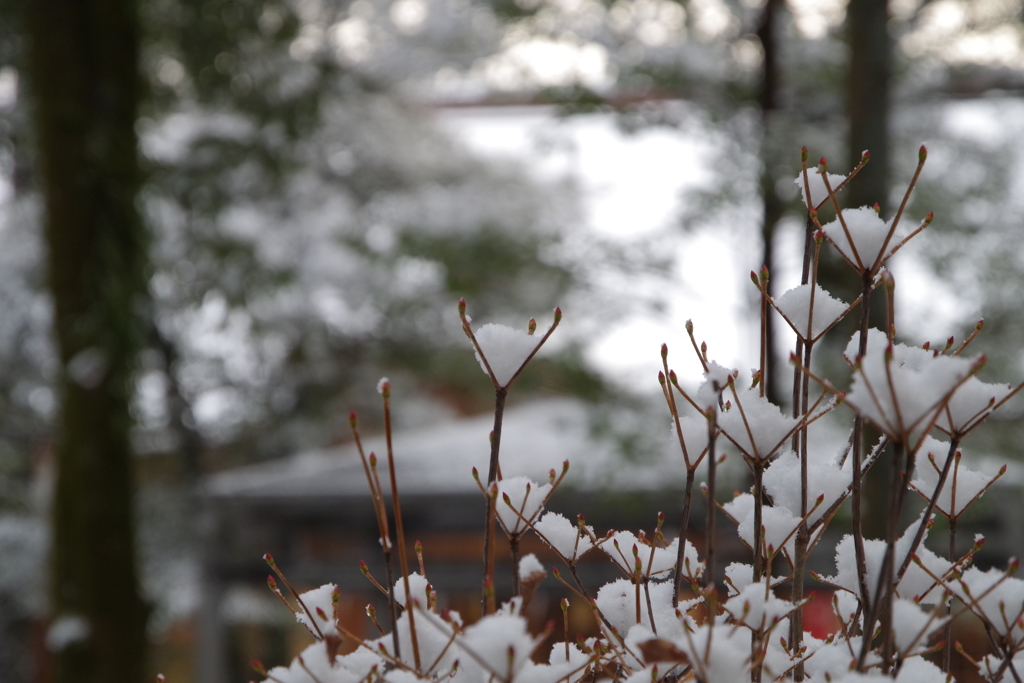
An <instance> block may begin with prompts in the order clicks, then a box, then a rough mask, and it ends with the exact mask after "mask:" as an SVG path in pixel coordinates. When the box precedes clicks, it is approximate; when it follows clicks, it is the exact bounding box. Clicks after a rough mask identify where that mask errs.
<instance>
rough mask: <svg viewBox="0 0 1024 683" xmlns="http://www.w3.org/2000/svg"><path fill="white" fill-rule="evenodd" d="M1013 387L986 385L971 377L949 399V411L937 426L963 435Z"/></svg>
mask: <svg viewBox="0 0 1024 683" xmlns="http://www.w3.org/2000/svg"><path fill="white" fill-rule="evenodd" d="M1011 391H1013V387H1012V386H1010V385H1009V384H986V383H985V382H982V381H981V380H980V379H978V378H977V377H969V378H967V381H966V382H964V383H963V384H962V385H960V387H959V388H957V390H956V393H954V394H953V397H952V398H950V399H949V411H948V413H947V412H946V411H943V412H942V414H941V415H940V416H939V421H938V424H937V426H938V427H939V428H940V429H942V430H944V431H946V432H947V433H950V434H963V433H965V432H966V431H967V430H968V429H969V428H970V427H973V426H974V425H976V424H977V423H978V422H980V421H981V420H982V419H983V418H985V417H986V416H987V415H988V414H989V413H991V412H992V411H993V410H994V409H995V406H996V405H997V404H998V403H999V402H1000V401H1002V400H1003V399H1004V398H1006V397H1007V396H1009V395H1010V392H1011Z"/></svg>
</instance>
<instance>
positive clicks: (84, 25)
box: [27, 0, 147, 683]
mask: <svg viewBox="0 0 1024 683" xmlns="http://www.w3.org/2000/svg"><path fill="white" fill-rule="evenodd" d="M27 19H28V29H29V40H30V60H31V62H30V69H29V76H30V78H31V86H32V88H31V90H32V97H33V100H34V104H35V123H36V127H37V128H36V130H37V138H38V141H39V163H40V171H41V172H40V175H39V180H40V184H41V186H42V188H43V192H44V198H45V208H46V219H45V239H46V245H47V249H48V263H47V265H48V269H49V286H50V292H51V294H52V296H53V301H54V330H55V334H56V338H57V348H58V352H59V356H60V363H61V375H60V397H61V413H60V417H59V421H58V433H57V443H56V460H57V483H56V491H55V496H54V504H53V553H52V558H51V561H52V575H51V579H52V583H51V591H52V592H51V602H52V609H53V616H54V619H55V620H56V623H55V626H54V627H51V631H50V634H51V636H53V639H52V642H51V645H52V647H51V650H52V656H53V673H54V677H53V680H54V681H56V682H58V683H72V682H74V683H79V682H82V683H85V682H88V683H101V682H102V683H138V682H139V681H142V680H143V676H144V662H145V651H146V647H145V646H146V636H145V633H146V611H147V610H146V607H145V605H144V603H143V601H142V599H141V597H140V594H139V589H138V580H137V576H136V557H135V540H134V539H135V522H134V514H133V497H132V491H133V484H134V482H133V475H132V450H131V446H130V440H129V435H130V429H131V424H132V421H131V417H130V414H129V404H130V401H131V395H132V372H133V366H134V361H135V357H136V352H137V349H138V348H139V346H140V344H141V339H142V337H143V334H144V329H145V328H144V327H143V326H142V325H141V323H140V318H141V314H142V313H143V312H144V311H145V310H146V296H145V284H144V282H145V281H144V265H145V259H146V240H145V232H144V229H143V226H142V222H141V219H140V216H139V213H138V210H137V208H136V200H137V194H138V188H139V184H140V173H139V167H138V158H137V140H136V135H135V128H134V126H135V119H136V110H137V102H138V99H139V93H140V81H139V76H138V73H137V64H138V28H137V19H136V11H135V7H134V5H133V3H131V2H129V1H127V0H34V1H33V2H31V3H28V7H27ZM58 636H62V637H58Z"/></svg>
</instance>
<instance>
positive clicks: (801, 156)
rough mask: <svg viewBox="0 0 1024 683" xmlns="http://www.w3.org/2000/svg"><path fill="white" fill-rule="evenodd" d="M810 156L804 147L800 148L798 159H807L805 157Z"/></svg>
mask: <svg viewBox="0 0 1024 683" xmlns="http://www.w3.org/2000/svg"><path fill="white" fill-rule="evenodd" d="M808 156H810V152H808V151H807V148H806V147H801V148H800V161H807V157H808Z"/></svg>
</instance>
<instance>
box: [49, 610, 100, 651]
mask: <svg viewBox="0 0 1024 683" xmlns="http://www.w3.org/2000/svg"><path fill="white" fill-rule="evenodd" d="M91 633H92V627H91V626H90V625H89V621H88V620H87V619H86V618H85V617H83V616H82V615H80V614H62V615H60V616H59V617H57V618H56V619H54V620H53V623H51V624H50V628H48V629H47V630H46V649H47V650H49V651H50V652H63V651H64V650H65V649H67V648H69V647H71V646H72V645H75V644H76V643H81V642H83V641H85V640H88V639H89V636H90V634H91Z"/></svg>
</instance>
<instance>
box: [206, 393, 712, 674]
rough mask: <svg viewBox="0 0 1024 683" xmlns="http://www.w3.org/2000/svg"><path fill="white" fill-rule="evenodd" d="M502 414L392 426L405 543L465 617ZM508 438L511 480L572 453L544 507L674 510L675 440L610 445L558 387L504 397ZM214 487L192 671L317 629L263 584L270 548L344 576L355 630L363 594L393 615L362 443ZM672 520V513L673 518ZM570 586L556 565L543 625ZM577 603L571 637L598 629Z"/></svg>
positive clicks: (477, 574)
mask: <svg viewBox="0 0 1024 683" xmlns="http://www.w3.org/2000/svg"><path fill="white" fill-rule="evenodd" d="M492 423H493V417H492V416H490V415H484V416H479V417H474V418H468V419H460V420H453V421H450V422H444V423H440V424H437V425H435V426H432V427H427V428H424V429H417V430H412V431H408V432H402V433H397V434H395V435H394V439H393V451H394V457H395V463H396V469H397V480H398V488H399V495H400V501H401V506H402V513H403V519H404V525H405V533H406V537H407V541H408V544H409V545H410V546H411V545H412V544H413V543H414V542H415V541H416V540H419V541H421V542H422V544H423V548H424V557H425V566H426V574H427V578H428V579H429V580H430V581H431V583H432V584H433V585H434V587H435V589H436V590H437V592H438V596H439V606H440V607H446V608H449V609H455V610H457V611H459V612H460V614H462V615H463V617H465V618H466V619H468V620H473V619H475V618H476V617H477V616H479V614H480V582H481V576H482V571H481V561H482V556H483V541H482V533H481V532H482V530H483V519H484V512H485V502H484V498H483V495H482V494H481V492H480V489H479V488H478V485H477V484H476V482H475V481H474V479H473V477H472V470H473V468H474V467H476V468H477V469H478V470H479V471H480V472H481V475H480V476H481V478H482V479H486V473H487V464H488V454H489V449H490V446H489V438H488V435H489V433H490V431H491V429H492ZM667 435H668V430H666V436H667ZM501 443H502V448H501V456H502V457H501V467H502V472H503V475H504V477H505V478H509V477H513V476H519V475H525V476H529V477H531V478H532V479H533V480H534V481H536V482H538V483H541V482H546V481H547V480H548V476H549V471H550V470H551V469H554V470H556V472H561V469H562V463H563V461H565V460H569V461H570V471H569V473H568V476H567V477H566V478H565V481H564V482H563V484H562V486H560V487H559V489H558V490H557V492H556V493H555V494H554V496H553V498H552V499H551V502H550V504H549V505H548V509H551V510H554V511H558V512H562V513H563V514H565V515H566V516H567V517H569V518H570V519H575V516H576V515H577V514H578V513H583V514H584V515H585V516H586V519H587V523H588V524H592V525H593V526H594V527H595V530H596V531H597V533H599V534H602V533H604V532H605V531H607V530H608V529H610V528H615V529H631V530H634V531H636V530H638V529H640V528H645V529H647V530H648V533H651V532H652V531H653V528H654V526H655V522H656V517H657V513H658V512H659V511H664V512H665V514H666V516H667V518H668V519H669V520H673V519H678V515H679V514H680V510H681V506H682V500H681V496H680V494H679V492H680V491H681V490H682V482H683V477H684V472H683V468H682V467H681V463H680V462H677V460H678V457H672V456H673V455H674V454H672V453H670V452H669V448H668V446H669V445H670V444H669V443H668V440H667V439H666V440H665V446H666V447H665V449H664V450H665V451H666V452H665V453H664V454H663V455H664V457H659V458H656V459H654V461H649V460H645V461H644V462H642V463H641V462H627V461H624V460H623V459H622V458H621V457H620V456H619V455H618V454H617V449H616V447H615V446H614V445H613V444H612V443H610V442H609V441H608V440H606V439H601V438H599V437H597V436H595V434H594V433H593V432H592V430H591V422H590V418H589V416H588V412H587V409H586V406H585V405H583V404H581V403H580V402H578V401H575V400H571V399H550V400H544V401H538V402H535V403H531V404H528V405H522V406H517V407H511V408H509V409H508V410H507V411H506V413H505V416H504V422H503V430H502V441H501ZM364 447H365V450H366V453H367V454H369V453H370V452H371V451H373V452H375V453H376V454H377V455H378V457H379V465H378V466H379V471H380V477H381V480H382V482H383V484H384V489H385V490H386V491H388V490H389V486H388V484H387V459H386V445H385V444H384V441H383V438H380V437H378V438H374V439H367V440H366V443H365V444H364ZM697 495H700V494H699V493H698V494H697ZM205 500H206V504H207V510H206V512H207V519H208V522H209V524H208V528H206V529H203V530H202V533H203V534H204V545H205V552H204V562H203V568H202V591H203V596H202V603H201V604H202V608H201V611H202V614H201V615H200V626H199V634H198V635H199V638H198V643H197V646H198V647H197V652H196V655H197V665H196V673H197V676H196V678H195V680H196V681H197V682H199V683H221V682H222V681H235V680H239V681H246V680H249V679H251V678H252V676H253V674H252V672H251V670H248V662H249V660H250V659H251V658H253V657H258V658H260V659H262V660H264V661H265V663H266V664H267V665H268V666H270V665H271V664H279V663H284V662H285V661H286V660H287V657H288V656H289V655H290V654H291V653H292V652H294V651H295V650H297V649H298V648H299V647H301V646H303V645H305V644H308V642H309V636H308V634H307V633H306V632H305V630H304V629H303V628H302V627H301V626H298V625H297V624H295V623H294V620H293V619H292V617H291V615H290V614H289V613H288V611H287V610H286V609H285V607H284V606H283V605H281V604H280V603H279V602H278V600H277V599H276V598H275V597H274V596H273V595H272V593H271V592H270V591H269V590H268V589H267V587H266V578H267V575H268V572H269V568H268V567H267V565H266V563H265V562H264V561H263V559H262V556H263V554H264V553H268V552H269V553H271V554H272V555H273V556H274V558H275V560H276V563H277V565H278V566H279V567H280V568H281V569H283V570H284V572H285V573H286V575H287V576H288V578H289V579H290V580H291V582H292V583H293V584H294V585H295V586H296V588H298V589H299V590H305V589H309V588H312V587H316V586H319V585H322V584H324V583H328V582H332V583H335V584H337V585H338V586H339V588H340V589H341V592H342V600H341V604H342V612H343V613H344V614H346V615H347V620H348V622H349V628H350V629H351V630H352V631H354V632H356V633H359V634H361V635H363V636H366V637H368V638H372V637H375V635H376V630H375V628H374V627H373V625H372V622H371V621H370V620H369V619H368V618H367V616H366V612H365V608H366V605H367V604H368V603H375V604H376V606H377V609H378V612H379V614H380V615H381V622H382V623H384V622H386V619H385V616H386V614H387V609H386V603H385V602H384V601H383V599H382V596H381V593H380V592H379V591H377V590H376V589H375V588H374V587H373V586H372V585H371V583H370V582H369V581H368V580H367V578H366V577H365V576H363V574H362V573H361V572H360V569H359V561H360V560H365V561H366V563H367V564H368V565H369V568H370V571H371V573H372V574H373V576H374V577H376V578H377V579H378V580H380V581H381V583H384V576H385V572H384V568H383V559H382V553H381V551H380V543H379V533H378V530H377V524H376V521H375V518H374V514H373V510H372V506H371V501H370V494H369V490H368V487H367V481H366V475H365V472H364V469H363V465H362V462H361V460H360V458H359V455H358V452H357V450H356V448H355V446H354V444H348V445H345V446H342V447H337V448H332V449H326V450H322V451H316V452H310V453H303V454H300V455H297V456H294V457H292V458H288V459H285V460H281V461H275V462H272V463H267V464H261V465H255V466H249V467H245V468H241V469H237V470H233V471H230V472H226V473H222V474H219V475H216V476H214V477H212V478H210V479H209V480H208V482H207V487H206V496H205ZM389 500H390V498H389ZM700 507H701V506H700V505H696V506H695V508H698V509H699V508H700ZM701 520H702V516H701V512H700V511H699V510H695V513H694V515H693V516H692V519H691V521H692V523H693V529H692V531H691V539H692V540H693V541H694V542H696V543H697V544H698V546H700V545H702V543H701V537H700V533H699V531H698V530H699V529H700V528H702V522H701ZM671 526H672V522H671V521H669V522H668V523H667V525H666V530H668V529H670V528H671ZM197 531H198V530H197ZM669 535H670V536H671V535H673V533H669ZM499 536H500V538H499V541H498V546H497V548H498V561H499V565H498V567H497V568H496V572H495V573H496V583H497V590H498V595H499V599H500V598H501V597H502V596H508V595H510V592H511V571H512V569H511V565H510V562H509V551H508V544H507V543H506V542H505V540H504V536H503V534H501V533H500V532H499ZM530 552H533V553H536V554H537V556H538V557H539V558H540V559H541V562H542V563H543V564H544V565H545V566H548V567H550V566H561V562H560V561H558V560H557V558H556V556H555V555H554V553H553V552H552V551H550V550H549V549H548V548H547V547H546V546H544V544H543V543H542V542H540V541H539V540H538V539H537V538H536V537H535V536H534V535H532V534H528V535H527V537H525V538H524V539H523V544H522V554H523V555H525V554H527V553H530ZM409 557H410V564H411V565H412V566H411V567H410V570H414V569H418V567H417V565H416V559H415V555H414V554H413V552H412V548H411V547H410V548H409ZM396 562H397V561H396ZM397 574H398V571H397V564H396V575H397ZM581 574H582V575H583V578H584V581H585V583H586V584H587V585H588V586H593V587H594V589H595V590H596V588H597V587H599V586H600V585H602V583H603V582H605V581H608V580H611V579H614V578H616V576H617V570H616V569H615V567H614V565H612V563H611V562H610V561H609V559H608V557H607V556H606V555H605V554H604V553H602V552H600V551H592V552H591V554H590V555H588V556H587V557H586V561H585V562H584V563H583V564H582V565H581ZM568 595H569V591H568V590H566V589H565V588H564V587H563V586H561V584H560V583H559V582H558V581H557V580H555V579H554V578H552V577H550V576H549V577H548V578H547V579H546V580H545V581H544V583H543V584H542V586H541V588H540V589H539V591H538V593H537V594H536V596H535V597H534V598H533V600H532V602H531V604H530V608H529V616H530V618H531V623H532V626H533V627H534V628H535V629H536V630H537V631H540V630H542V628H543V626H544V624H545V623H546V621H548V619H549V618H552V617H557V618H558V622H559V623H561V612H560V610H559V607H558V604H559V600H560V599H561V598H562V597H565V596H568ZM578 602H579V603H580V604H578V605H574V606H573V608H572V613H571V621H572V624H571V628H572V629H573V635H575V632H577V631H582V632H586V631H590V630H592V628H593V622H592V620H591V616H590V610H589V607H588V606H587V605H585V604H583V603H582V601H578Z"/></svg>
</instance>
